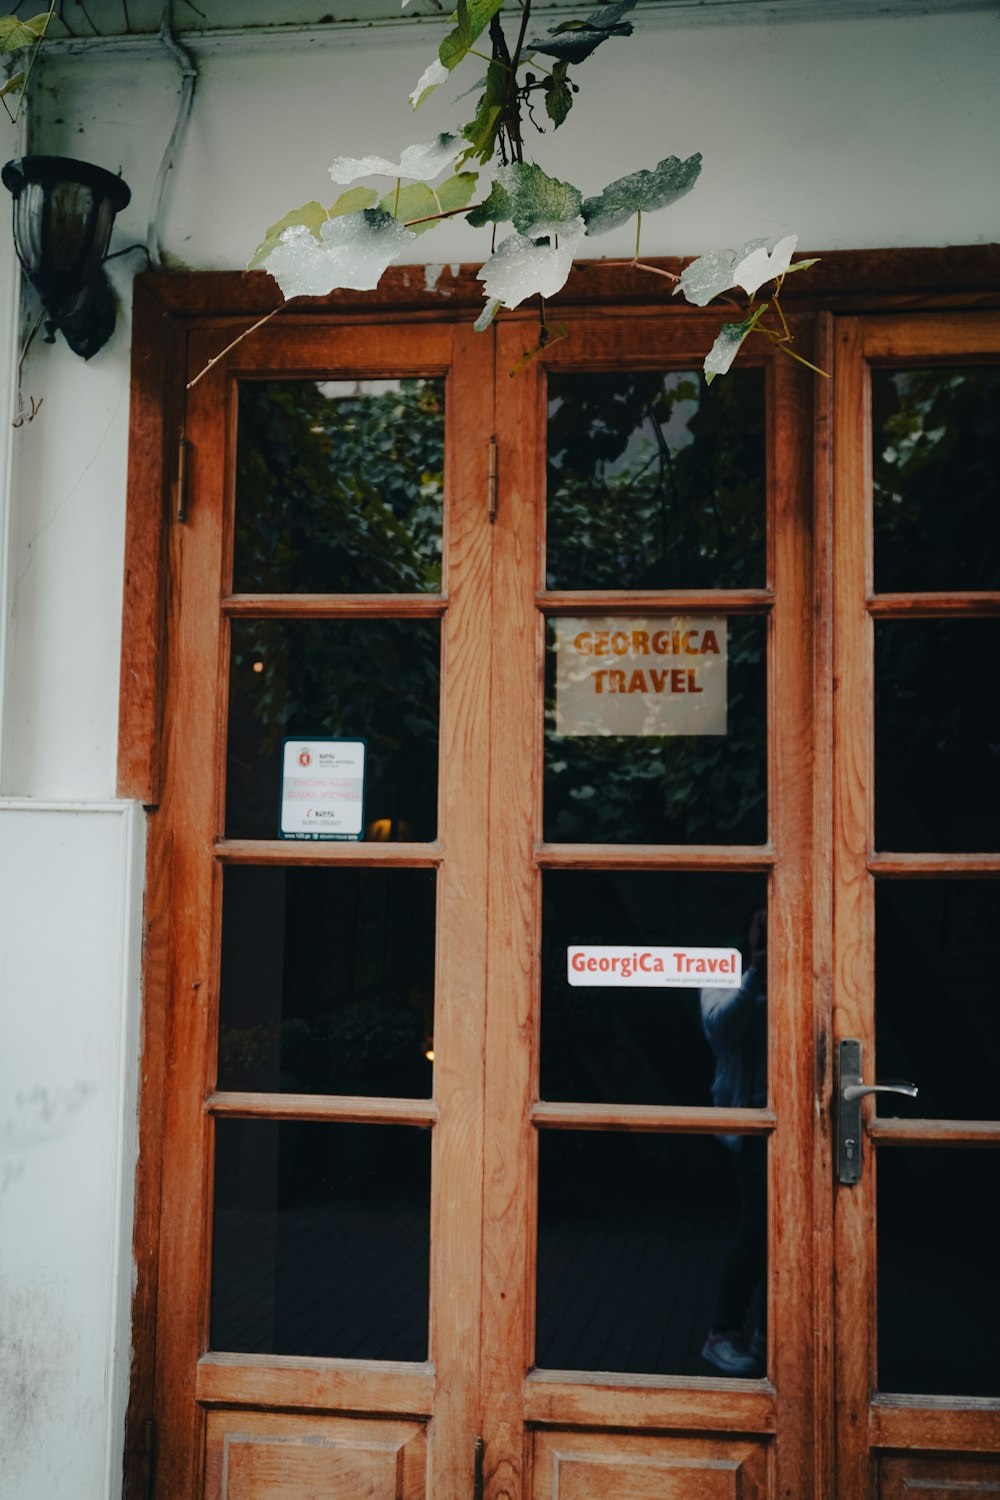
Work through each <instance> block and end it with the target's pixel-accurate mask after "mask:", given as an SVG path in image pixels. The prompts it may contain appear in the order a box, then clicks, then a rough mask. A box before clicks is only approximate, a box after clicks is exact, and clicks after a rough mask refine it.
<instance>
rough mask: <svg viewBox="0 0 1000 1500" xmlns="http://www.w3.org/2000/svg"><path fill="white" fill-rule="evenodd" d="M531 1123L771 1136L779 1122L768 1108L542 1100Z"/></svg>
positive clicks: (534, 1107)
mask: <svg viewBox="0 0 1000 1500" xmlns="http://www.w3.org/2000/svg"><path fill="white" fill-rule="evenodd" d="M531 1122H532V1124H533V1125H536V1126H543V1127H544V1128H545V1129H546V1130H636V1131H643V1130H655V1131H658V1132H661V1133H663V1134H673V1135H719V1134H720V1133H723V1132H724V1133H725V1134H726V1135H729V1134H733V1135H770V1134H771V1132H772V1131H773V1130H774V1128H775V1126H776V1125H777V1123H778V1119H777V1116H776V1115H775V1114H774V1113H773V1112H772V1111H771V1110H769V1109H712V1108H704V1109H702V1108H699V1107H697V1106H695V1105H677V1104H671V1105H659V1104H575V1103H574V1104H561V1103H553V1102H552V1101H551V1100H548V1099H546V1100H542V1101H540V1102H539V1103H536V1104H533V1105H532V1107H531Z"/></svg>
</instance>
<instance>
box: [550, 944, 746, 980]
mask: <svg viewBox="0 0 1000 1500" xmlns="http://www.w3.org/2000/svg"><path fill="white" fill-rule="evenodd" d="M566 977H567V978H568V980H569V982H570V984H574V985H579V984H588V985H600V987H601V988H602V989H605V988H609V987H610V986H612V985H619V986H624V987H625V988H628V989H633V988H638V989H643V988H646V989H649V988H655V987H664V988H669V989H675V988H677V989H702V988H703V987H709V986H721V987H724V988H726V989H739V987H740V985H741V984H742V982H743V959H742V956H741V954H740V951H739V949H738V948H683V947H681V946H680V945H679V944H677V945H674V946H673V947H670V948H607V947H593V946H587V947H577V948H567V950H566Z"/></svg>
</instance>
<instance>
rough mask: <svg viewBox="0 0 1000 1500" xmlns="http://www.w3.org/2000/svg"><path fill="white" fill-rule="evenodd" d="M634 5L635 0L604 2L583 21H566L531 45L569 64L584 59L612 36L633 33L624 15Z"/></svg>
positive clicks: (548, 55)
mask: <svg viewBox="0 0 1000 1500" xmlns="http://www.w3.org/2000/svg"><path fill="white" fill-rule="evenodd" d="M635 4H636V0H615V3H614V4H612V5H602V6H601V8H600V10H595V11H592V12H591V14H590V15H589V16H587V17H586V19H585V20H583V21H563V22H562V23H561V25H559V26H554V27H553V28H552V29H551V30H550V31H549V33H548V36H545V37H536V38H535V39H534V40H533V41H531V42H529V43H528V46H529V48H530V49H531V51H532V52H541V53H542V55H543V56H545V57H557V58H559V59H561V60H562V61H564V62H568V63H581V62H585V61H586V59H587V58H588V57H589V56H590V55H591V53H592V52H594V51H596V49H597V48H598V47H599V46H600V45H601V43H602V42H606V41H607V40H608V38H609V37H613V36H631V35H632V23H631V21H623V20H622V17H623V16H624V15H626V14H627V13H628V11H630V10H631V9H632V8H633V6H634V5H635Z"/></svg>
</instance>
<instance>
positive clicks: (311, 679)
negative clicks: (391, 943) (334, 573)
mask: <svg viewBox="0 0 1000 1500" xmlns="http://www.w3.org/2000/svg"><path fill="white" fill-rule="evenodd" d="M255 663H256V664H259V665H260V667H261V670H260V671H254V670H253V668H254V665H255ZM439 681H440V629H439V626H438V623H437V622H436V621H429V620H337V621H311V620H281V621H277V620H235V621H234V622H233V634H232V657H231V666H230V725H229V758H228V816H227V829H228V831H229V833H230V834H231V835H233V836H236V837H244V838H261V837H264V838H269V837H270V838H273V837H274V836H275V832H276V828H277V816H278V793H279V778H280V756H281V741H282V739H283V738H284V737H286V736H302V737H303V738H311V737H314V736H316V737H318V736H324V735H331V736H341V737H347V738H350V737H358V738H362V739H365V740H367V743H368V765H367V772H368V783H367V796H366V811H365V817H366V822H368V823H369V824H370V823H371V821H372V820H374V819H390V820H391V822H392V825H393V836H394V837H400V836H406V837H415V838H433V837H434V832H435V823H436V817H435V807H436V785H437V746H438V692H439ZM401 825H405V826H401ZM407 830H409V831H408V832H407Z"/></svg>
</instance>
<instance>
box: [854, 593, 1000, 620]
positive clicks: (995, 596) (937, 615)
mask: <svg viewBox="0 0 1000 1500" xmlns="http://www.w3.org/2000/svg"><path fill="white" fill-rule="evenodd" d="M867 605H868V612H869V614H872V615H874V616H875V617H876V618H877V619H903V620H936V619H944V618H947V617H949V616H951V615H962V616H967V617H968V618H969V619H973V620H975V619H983V620H987V619H992V618H994V617H995V616H996V615H1000V593H998V592H997V591H996V590H985V589H984V590H980V591H978V592H973V591H972V590H966V591H964V592H959V591H956V592H954V593H949V594H945V593H934V594H931V593H924V594H872V595H871V596H870V597H869V598H868V600H867Z"/></svg>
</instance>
